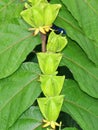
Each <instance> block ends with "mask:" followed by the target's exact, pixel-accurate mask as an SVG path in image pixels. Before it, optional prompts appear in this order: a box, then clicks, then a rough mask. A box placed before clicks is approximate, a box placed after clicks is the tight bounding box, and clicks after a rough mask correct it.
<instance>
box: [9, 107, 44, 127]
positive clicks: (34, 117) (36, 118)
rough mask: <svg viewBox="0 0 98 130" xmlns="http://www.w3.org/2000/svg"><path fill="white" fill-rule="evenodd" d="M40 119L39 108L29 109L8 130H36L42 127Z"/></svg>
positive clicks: (41, 117)
mask: <svg viewBox="0 0 98 130" xmlns="http://www.w3.org/2000/svg"><path fill="white" fill-rule="evenodd" d="M42 119H43V116H42V114H41V113H40V110H39V108H38V107H31V108H30V109H28V110H27V111H26V112H25V113H24V114H23V115H22V116H21V117H20V118H19V119H18V120H17V122H16V123H15V124H13V126H12V127H10V128H9V129H8V130H36V129H37V128H38V127H39V126H41V125H42ZM41 127H42V126H41ZM40 130H41V129H40Z"/></svg>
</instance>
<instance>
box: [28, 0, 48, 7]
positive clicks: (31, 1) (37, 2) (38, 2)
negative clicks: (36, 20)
mask: <svg viewBox="0 0 98 130" xmlns="http://www.w3.org/2000/svg"><path fill="white" fill-rule="evenodd" d="M28 1H29V2H30V3H31V5H32V6H34V5H36V4H40V3H48V2H47V0H39V1H38V0H28Z"/></svg>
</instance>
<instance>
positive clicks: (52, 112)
mask: <svg viewBox="0 0 98 130" xmlns="http://www.w3.org/2000/svg"><path fill="white" fill-rule="evenodd" d="M63 99H64V95H60V96H55V97H46V98H38V99H37V100H38V104H39V107H40V110H41V112H42V114H43V116H44V117H45V119H47V120H48V121H56V120H57V118H58V116H59V113H60V110H61V107H62V104H63Z"/></svg>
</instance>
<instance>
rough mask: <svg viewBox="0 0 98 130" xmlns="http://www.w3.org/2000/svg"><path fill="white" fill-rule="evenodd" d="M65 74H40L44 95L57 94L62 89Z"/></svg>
mask: <svg viewBox="0 0 98 130" xmlns="http://www.w3.org/2000/svg"><path fill="white" fill-rule="evenodd" d="M64 79H65V76H54V75H41V77H40V81H41V89H42V91H43V93H44V95H45V96H46V97H50V96H58V95H59V94H60V92H61V90H62V87H63V83H64Z"/></svg>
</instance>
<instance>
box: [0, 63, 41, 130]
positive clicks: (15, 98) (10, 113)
mask: <svg viewBox="0 0 98 130" xmlns="http://www.w3.org/2000/svg"><path fill="white" fill-rule="evenodd" d="M39 74H40V70H39V68H38V65H37V64H35V63H24V64H23V65H22V66H21V68H19V70H17V71H16V72H15V73H14V74H13V75H12V76H10V77H8V78H5V79H2V80H0V130H8V128H9V127H11V126H12V124H13V123H14V122H15V121H16V120H17V118H18V117H19V116H20V115H21V114H22V113H23V112H24V111H25V110H26V109H27V108H28V107H30V106H31V105H32V104H33V102H34V101H35V100H36V98H37V97H38V96H39V94H40V92H41V89H40V86H39V82H38V79H39Z"/></svg>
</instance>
